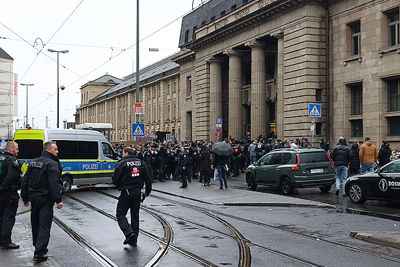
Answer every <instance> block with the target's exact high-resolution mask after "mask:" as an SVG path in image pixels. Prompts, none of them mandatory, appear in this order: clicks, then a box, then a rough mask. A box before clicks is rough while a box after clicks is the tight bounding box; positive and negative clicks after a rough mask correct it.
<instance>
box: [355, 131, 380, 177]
mask: <svg viewBox="0 0 400 267" xmlns="http://www.w3.org/2000/svg"><path fill="white" fill-rule="evenodd" d="M359 155H360V162H361V173H365V172H373V171H374V167H375V163H376V161H377V159H378V149H377V148H376V146H374V145H373V144H372V140H371V138H370V137H366V138H365V143H364V144H363V145H362V146H361V148H360V153H359Z"/></svg>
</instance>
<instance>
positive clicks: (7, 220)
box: [0, 142, 21, 249]
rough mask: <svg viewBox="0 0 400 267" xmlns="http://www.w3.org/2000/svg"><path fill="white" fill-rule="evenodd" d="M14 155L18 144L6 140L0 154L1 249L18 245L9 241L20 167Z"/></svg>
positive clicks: (16, 200)
mask: <svg viewBox="0 0 400 267" xmlns="http://www.w3.org/2000/svg"><path fill="white" fill-rule="evenodd" d="M16 156H18V144H17V143H15V142H7V144H6V147H5V152H4V153H3V154H2V155H0V247H1V248H3V249H17V248H19V245H16V244H14V243H13V242H12V241H11V232H12V229H13V227H14V224H15V215H16V214H17V209H18V199H19V195H18V192H17V190H18V189H19V187H20V178H21V167H20V165H19V163H18V160H17V158H16Z"/></svg>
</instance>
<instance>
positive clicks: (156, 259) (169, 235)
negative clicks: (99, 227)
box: [66, 191, 216, 267]
mask: <svg viewBox="0 0 400 267" xmlns="http://www.w3.org/2000/svg"><path fill="white" fill-rule="evenodd" d="M96 192H97V191H96ZM66 197H67V198H69V199H71V200H73V201H76V202H78V203H80V204H82V205H84V206H86V207H87V208H89V209H91V210H93V211H96V212H98V213H100V214H102V215H104V216H106V217H108V218H110V219H112V220H114V221H117V217H115V216H114V215H112V214H109V213H107V212H105V211H104V210H102V209H100V208H97V207H95V206H93V205H91V204H89V203H87V202H86V201H83V200H81V199H79V198H77V197H74V196H72V195H66ZM116 199H118V197H116ZM141 208H142V209H143V210H144V211H145V212H147V213H149V214H150V215H152V216H154V217H155V218H156V219H157V220H158V221H159V222H160V223H161V225H162V226H163V228H164V237H163V238H160V237H157V236H155V235H154V234H152V233H150V232H147V231H145V230H143V229H139V232H140V233H142V234H143V235H145V236H147V237H149V238H151V239H153V240H155V241H156V242H158V243H159V244H161V245H162V246H160V249H159V250H158V252H157V253H156V254H155V255H154V256H153V258H152V259H151V260H150V261H149V262H148V263H147V264H146V265H145V266H156V265H158V264H159V263H160V261H161V260H162V258H163V257H164V256H165V255H166V254H167V252H168V250H169V249H171V250H173V251H175V252H178V253H180V254H182V255H183V256H185V257H187V258H189V259H191V260H193V261H195V262H197V263H198V264H200V265H202V266H212V267H216V265H215V264H213V263H211V262H209V261H207V260H206V259H204V258H201V257H199V256H197V255H195V254H193V253H191V252H189V251H187V250H185V249H183V248H180V247H178V246H176V245H174V244H173V237H174V234H173V230H172V227H171V226H170V225H169V223H168V222H167V221H166V220H165V219H164V218H162V217H161V216H159V215H158V214H156V213H155V212H154V211H152V210H151V209H148V208H146V207H141Z"/></svg>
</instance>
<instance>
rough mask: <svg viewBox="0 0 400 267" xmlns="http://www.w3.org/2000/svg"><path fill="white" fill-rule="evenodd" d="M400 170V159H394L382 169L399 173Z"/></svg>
mask: <svg viewBox="0 0 400 267" xmlns="http://www.w3.org/2000/svg"><path fill="white" fill-rule="evenodd" d="M399 172H400V161H394V162H392V163H391V164H389V165H387V166H386V167H385V168H382V169H381V173H399Z"/></svg>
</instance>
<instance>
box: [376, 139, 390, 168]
mask: <svg viewBox="0 0 400 267" xmlns="http://www.w3.org/2000/svg"><path fill="white" fill-rule="evenodd" d="M391 156H392V150H391V149H390V147H389V143H387V142H385V141H383V142H382V147H381V149H380V150H379V154H378V160H379V166H380V167H382V166H385V165H386V164H388V163H389V162H390V157H391Z"/></svg>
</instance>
